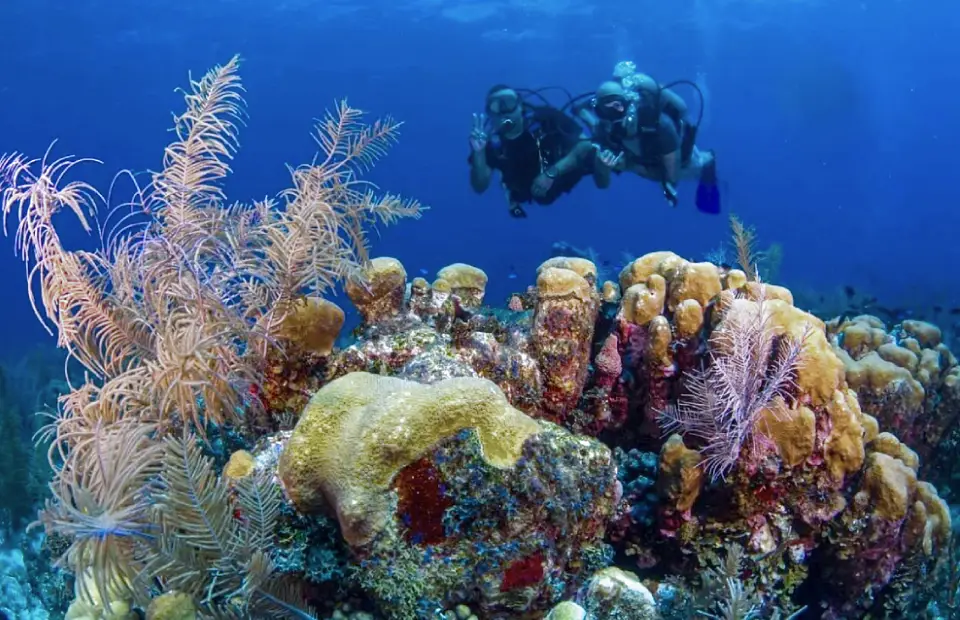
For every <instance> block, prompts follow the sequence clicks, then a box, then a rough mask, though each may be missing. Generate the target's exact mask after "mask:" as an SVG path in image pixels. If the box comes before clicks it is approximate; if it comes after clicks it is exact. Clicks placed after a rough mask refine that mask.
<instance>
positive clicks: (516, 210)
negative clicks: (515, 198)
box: [510, 202, 527, 219]
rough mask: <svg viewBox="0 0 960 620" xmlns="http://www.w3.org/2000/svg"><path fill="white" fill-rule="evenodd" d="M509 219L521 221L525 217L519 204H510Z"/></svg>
mask: <svg viewBox="0 0 960 620" xmlns="http://www.w3.org/2000/svg"><path fill="white" fill-rule="evenodd" d="M510 217H515V218H518V219H523V218H525V217H527V212H526V211H524V210H523V207H521V206H520V205H519V204H517V203H515V202H513V203H510Z"/></svg>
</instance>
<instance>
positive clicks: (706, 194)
mask: <svg viewBox="0 0 960 620" xmlns="http://www.w3.org/2000/svg"><path fill="white" fill-rule="evenodd" d="M696 204H697V210H698V211H701V212H703V213H709V214H711V215H716V214H718V213H720V187H719V185H718V182H717V160H716V158H715V157H714V158H713V159H711V160H710V162H709V163H708V164H707V165H705V166H704V167H703V168H702V169H701V170H700V184H699V185H697V199H696Z"/></svg>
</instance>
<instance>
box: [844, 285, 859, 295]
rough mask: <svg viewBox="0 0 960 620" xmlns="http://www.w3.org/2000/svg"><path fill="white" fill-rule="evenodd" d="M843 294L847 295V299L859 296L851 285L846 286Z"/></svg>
mask: <svg viewBox="0 0 960 620" xmlns="http://www.w3.org/2000/svg"><path fill="white" fill-rule="evenodd" d="M843 292H844V293H845V294H846V296H847V297H853V296H854V295H856V294H857V291H856V289H854V288H853V287H852V286H850V285H849V284H847V285H845V286H844V287H843Z"/></svg>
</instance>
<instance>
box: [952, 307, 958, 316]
mask: <svg viewBox="0 0 960 620" xmlns="http://www.w3.org/2000/svg"><path fill="white" fill-rule="evenodd" d="M950 314H954V315H956V314H960V308H950Z"/></svg>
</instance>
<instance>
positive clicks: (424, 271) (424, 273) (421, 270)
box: [420, 269, 430, 276]
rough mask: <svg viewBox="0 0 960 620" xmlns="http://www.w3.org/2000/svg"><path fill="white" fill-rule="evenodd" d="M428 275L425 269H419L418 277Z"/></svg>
mask: <svg viewBox="0 0 960 620" xmlns="http://www.w3.org/2000/svg"><path fill="white" fill-rule="evenodd" d="M428 273H430V272H429V271H427V270H426V269H420V275H422V276H425V275H427V274H428Z"/></svg>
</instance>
